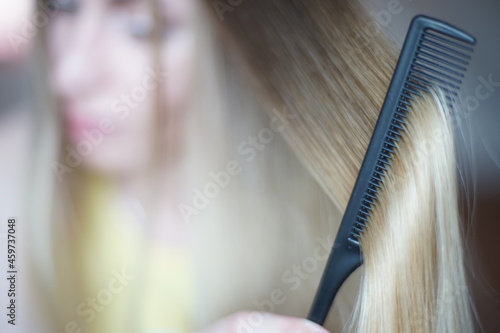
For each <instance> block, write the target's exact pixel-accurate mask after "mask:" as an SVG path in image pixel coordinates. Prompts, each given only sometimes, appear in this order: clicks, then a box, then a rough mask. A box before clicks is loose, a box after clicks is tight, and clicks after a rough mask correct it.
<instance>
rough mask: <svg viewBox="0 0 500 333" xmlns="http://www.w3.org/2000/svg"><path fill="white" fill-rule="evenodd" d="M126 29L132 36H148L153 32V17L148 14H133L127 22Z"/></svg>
mask: <svg viewBox="0 0 500 333" xmlns="http://www.w3.org/2000/svg"><path fill="white" fill-rule="evenodd" d="M128 31H129V33H130V34H131V35H132V36H133V37H134V38H148V37H150V36H151V34H152V33H153V19H152V18H151V16H150V15H145V14H144V15H134V16H132V17H131V18H130V21H129V23H128Z"/></svg>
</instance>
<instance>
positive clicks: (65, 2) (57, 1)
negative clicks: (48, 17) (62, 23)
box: [45, 0, 79, 14]
mask: <svg viewBox="0 0 500 333" xmlns="http://www.w3.org/2000/svg"><path fill="white" fill-rule="evenodd" d="M45 3H46V6H47V7H48V8H51V9H52V8H54V9H55V10H56V11H57V12H62V13H68V14H72V13H75V12H76V11H77V10H78V6H79V1H78V0H46V1H45Z"/></svg>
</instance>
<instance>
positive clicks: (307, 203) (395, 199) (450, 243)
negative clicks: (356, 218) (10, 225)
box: [34, 0, 472, 332]
mask: <svg viewBox="0 0 500 333" xmlns="http://www.w3.org/2000/svg"><path fill="white" fill-rule="evenodd" d="M199 9H200V13H199V14H200V15H199V16H200V20H199V23H198V24H199V26H198V28H199V30H200V44H199V47H200V52H199V53H198V54H199V55H200V59H199V68H198V74H199V79H200V80H199V87H198V88H199V94H198V95H197V100H196V102H197V104H198V105H197V107H196V108H195V110H193V114H192V115H191V116H190V118H191V119H190V122H189V129H188V131H187V133H188V135H187V136H189V142H188V144H187V146H186V152H185V154H184V155H183V157H184V158H185V161H184V165H186V168H187V174H189V175H190V176H191V177H190V178H189V180H190V183H189V184H188V185H187V186H188V188H194V187H197V188H200V187H202V186H203V184H205V183H206V182H207V181H209V180H210V179H209V177H208V176H207V174H208V173H209V172H216V171H217V170H221V169H223V168H224V167H225V165H226V163H227V162H228V161H230V160H236V161H237V162H238V163H239V165H240V166H241V167H242V172H241V173H240V174H239V175H237V176H234V177H233V178H231V182H230V184H229V185H228V187H227V188H225V189H224V190H223V191H221V193H220V194H219V195H218V196H217V197H216V198H214V199H213V200H211V202H210V205H209V206H208V207H207V208H206V209H205V210H202V211H201V212H199V214H197V215H196V216H195V218H194V220H193V221H192V222H191V224H190V226H189V227H190V230H192V232H193V234H194V235H195V237H196V241H195V243H196V246H197V249H196V250H197V255H198V256H197V266H196V269H197V271H196V272H197V273H196V277H197V278H198V285H197V293H196V295H197V296H198V299H197V307H196V314H195V316H194V318H193V328H202V327H205V326H207V325H208V324H210V323H211V322H213V321H214V320H216V319H218V318H220V317H222V316H225V315H229V314H231V313H232V312H234V311H238V310H244V309H245V310H256V309H257V310H267V311H271V312H276V313H280V314H287V315H293V316H301V317H305V316H306V314H307V312H308V309H309V306H310V304H311V302H312V298H313V295H314V292H315V288H316V287H317V285H318V282H319V278H320V275H321V271H322V268H323V267H324V264H325V260H326V258H325V256H324V255H323V256H322V257H312V254H313V253H316V252H317V251H316V250H317V249H318V248H319V247H318V246H319V244H320V243H321V246H322V247H323V248H324V247H325V246H324V243H327V246H331V241H332V240H333V236H334V234H335V232H336V229H337V227H338V224H339V221H340V217H341V212H342V211H343V210H344V208H345V206H346V204H347V200H348V198H349V195H350V191H351V189H352V186H353V184H354V181H355V178H356V175H357V172H358V170H359V167H360V165H361V161H362V158H363V155H364V152H365V149H366V146H367V144H368V141H369V138H370V135H371V133H372V130H373V126H374V124H375V121H376V117H377V114H378V111H379V110H380V106H381V104H382V101H383V98H384V95H385V91H386V87H387V85H388V83H389V80H390V77H391V75H392V70H393V66H394V63H395V59H396V54H397V50H396V48H395V47H394V46H393V45H392V43H390V42H389V40H388V39H387V38H386V37H385V36H383V35H382V34H381V33H380V31H379V30H378V29H375V27H374V25H373V24H372V21H371V20H369V18H368V17H367V16H366V15H365V14H364V11H363V9H362V8H361V7H360V6H359V5H358V4H357V3H355V2H352V1H343V0H340V1H323V2H321V1H315V2H312V1H288V0H274V1H269V0H254V1H244V2H241V3H240V5H238V6H237V7H235V8H234V9H233V11H228V12H226V13H225V16H224V21H223V22H218V23H219V25H220V26H219V27H217V28H215V27H214V22H213V20H218V16H217V15H216V13H215V11H214V8H213V7H212V1H207V6H206V7H201V8H199ZM207 11H212V12H213V17H210V16H209V15H207ZM242 67H243V68H244V69H243V70H241V68H242ZM414 109H415V112H414V114H415V119H412V123H411V125H410V126H412V127H410V128H409V130H408V137H407V138H408V140H406V141H405V142H404V143H403V144H402V145H401V147H400V152H399V153H398V155H397V159H398V163H396V164H395V165H394V172H393V173H392V174H391V175H390V176H389V177H387V182H386V185H385V186H386V187H385V188H386V189H387V190H386V191H384V193H383V197H382V198H381V200H380V205H379V206H378V207H379V208H377V212H376V214H375V217H374V218H373V221H372V223H371V224H370V226H369V228H368V230H367V233H366V235H365V238H364V239H363V250H364V255H365V266H364V267H363V269H362V272H361V273H362V282H361V289H360V293H359V296H358V298H357V299H356V300H355V297H356V290H357V285H356V284H357V281H356V277H357V276H355V277H354V279H351V280H350V281H347V282H346V286H344V287H343V288H342V290H341V292H340V294H339V295H338V297H337V300H336V304H335V305H334V309H333V311H332V315H331V316H330V318H329V322H328V323H327V325H326V327H327V328H329V329H330V330H332V331H335V332H336V331H341V330H342V329H343V328H344V326H345V328H346V330H347V331H352V332H372V331H380V332H392V331H408V332H434V331H436V332H448V331H449V332H457V331H460V330H462V331H464V332H470V331H471V330H472V329H469V328H471V316H470V308H469V306H468V302H467V297H468V293H467V287H466V283H465V278H464V274H463V263H462V258H461V251H462V245H461V243H460V241H459V239H460V237H459V229H458V216H457V208H456V187H455V186H454V185H453V184H454V170H453V155H452V154H453V148H452V142H451V140H450V139H449V137H450V133H449V128H448V127H447V126H448V125H447V123H446V121H444V119H443V117H442V115H443V114H444V113H443V105H442V103H440V102H438V101H437V100H436V99H435V98H434V99H430V98H426V99H425V100H424V101H421V102H419V104H415V105H414ZM420 114H421V115H422V116H421V117H420V116H419V115H420ZM268 115H270V116H271V117H269V116H268ZM426 117H427V118H426ZM431 118H432V119H435V120H436V122H435V123H432V124H431V123H430V121H429V119H431ZM272 119H275V120H279V123H280V124H282V125H283V126H282V127H280V128H282V130H279V131H274V135H273V136H272V139H270V140H269V141H268V142H267V143H266V145H265V146H264V148H262V150H257V149H256V150H255V152H256V156H255V158H254V159H252V160H251V161H249V160H248V159H247V158H246V157H247V156H246V155H245V154H242V152H241V150H240V149H239V147H241V144H244V143H245V142H246V141H247V140H248V139H247V138H248V136H249V135H257V134H258V133H260V132H261V131H262V130H263V129H270V128H271V126H272V124H271V123H270V121H271V120H272ZM413 120H414V121H413ZM436 128H437V129H439V130H442V131H443V133H444V135H443V137H444V138H445V140H444V141H443V142H444V144H443V145H442V146H439V145H438V146H439V147H437V148H436V151H438V152H439V154H430V155H428V160H425V161H424V162H423V163H424V164H425V165H413V164H412V162H411V161H413V159H412V157H413V156H414V154H415V153H416V152H415V150H416V149H418V148H417V141H419V140H421V139H425V138H428V136H429V135H430V134H432V131H433V130H434V129H436ZM271 130H272V129H271ZM267 132H268V133H269V131H267ZM278 132H279V133H278ZM281 134H283V137H281ZM52 139H54V138H52ZM41 142H42V141H41ZM43 142H45V144H46V143H47V140H44V141H43ZM52 144H53V145H56V144H57V143H54V142H52ZM49 146H50V145H49ZM53 151H54V149H52V154H53V155H52V156H54V155H55V153H54V152H53ZM52 156H50V157H49V158H52ZM45 158H47V156H45ZM46 163H48V162H46ZM44 166H46V164H44ZM447 172H448V173H447ZM412 173H414V174H415V176H416V178H413V177H412V176H411V175H412ZM39 176H40V177H39V179H42V177H41V176H44V178H43V179H44V180H45V183H40V186H42V188H41V189H39V192H38V194H39V195H40V196H44V197H47V192H46V190H45V189H43V186H46V184H47V183H49V184H51V183H50V182H49V181H48V180H47V178H48V177H45V176H47V175H39ZM415 179H419V180H421V181H419V182H418V184H417V185H419V186H418V187H415ZM446 186H448V187H446ZM55 191H56V190H55ZM56 192H57V191H56ZM424 194H426V195H427V196H426V197H421V198H420V199H421V200H420V201H416V200H404V201H402V200H403V199H404V198H411V199H413V196H415V195H424ZM428 194H432V195H433V196H432V198H433V199H434V201H432V202H431V200H432V199H431V195H428ZM48 197H49V198H50V199H45V201H44V202H46V201H47V200H51V199H52V198H53V197H54V196H52V195H50V196H48ZM37 198H38V197H37ZM184 199H186V198H182V199H181V201H182V200H184ZM189 199H190V198H189V196H188V197H187V200H189ZM40 202H42V201H40ZM182 203H185V202H182ZM414 211H419V212H420V215H415V214H413V212H414ZM410 214H412V215H410ZM51 217H52V216H51V214H50V213H49V212H45V214H44V216H43V220H42V221H43V223H41V224H39V226H38V227H39V229H43V230H45V231H44V233H45V236H44V237H43V241H40V242H39V244H38V247H37V248H44V251H43V252H37V251H36V250H35V251H34V252H35V253H36V254H42V253H43V254H44V257H43V258H42V259H43V260H42V261H40V263H43V264H45V263H47V262H49V261H50V253H51V252H50V251H51V250H52V251H54V249H49V248H50V246H51V245H50V240H52V239H57V238H56V237H54V236H53V235H54V234H56V233H58V234H59V235H61V234H62V235H64V234H65V232H67V233H66V235H67V234H71V232H75V230H73V231H68V230H65V231H64V232H61V231H60V230H55V228H54V222H53V221H52V219H51ZM399 217H401V218H399ZM38 221H40V220H38ZM38 221H37V222H38ZM60 221H64V220H63V219H62V218H61V219H60ZM65 227H66V229H69V227H68V226H67V225H66V224H65ZM401 229H404V230H401ZM410 230H414V231H413V232H411V231H410ZM443 230H448V232H447V233H444V232H443ZM404 231H406V232H404ZM403 232H404V233H403ZM330 236H331V237H330ZM51 237H54V238H51ZM398 237H399V238H398ZM59 239H60V238H59ZM63 239H64V238H63ZM403 240H406V242H404V241H403ZM410 240H411V241H410ZM412 244H413V245H414V247H410V245H412ZM62 246H63V247H64V246H66V247H69V245H67V244H64V245H62ZM320 249H321V248H320ZM420 250H422V251H421V252H419V253H422V255H421V256H419V257H417V258H414V255H413V254H414V253H415V251H420ZM405 254H408V255H405ZM311 258H312V259H313V260H315V266H309V268H310V269H309V271H307V272H306V273H307V274H304V275H302V276H300V278H297V279H294V280H293V284H292V282H290V281H292V280H291V279H290V274H288V273H289V272H290V271H292V270H293V269H294V268H295V267H296V266H297V265H299V266H300V264H303V263H305V262H309V263H310V262H312V261H311ZM69 260H70V259H67V260H66V261H69ZM404 260H406V262H405V261H404ZM402 261H403V263H402ZM402 264H404V265H403V266H401V265H402ZM62 266H63V267H64V264H62ZM303 266H304V265H303ZM47 267H50V268H52V267H53V266H52V265H51V266H47ZM47 267H40V268H39V270H40V271H42V270H44V271H45V272H46V274H45V275H44V281H43V283H42V285H46V286H50V285H52V287H54V286H53V284H54V281H57V280H63V279H61V278H59V279H56V278H54V280H53V281H49V280H50V276H51V273H52V275H56V270H55V268H54V269H53V270H52V272H51V269H50V268H47ZM68 267H69V266H68ZM311 267H314V269H313V268H311ZM400 269H404V271H405V274H412V273H415V274H414V275H411V278H412V279H411V280H410V282H409V283H405V281H403V280H399V281H395V283H394V284H393V285H388V284H387V283H386V280H387V278H388V276H389V275H390V274H393V275H390V276H391V277H392V278H394V279H395V280H396V279H397V278H398V277H400V276H402V274H403V273H401V272H400ZM63 273H64V274H66V273H67V274H70V273H69V272H63ZM357 274H359V272H358V273H357ZM357 274H355V275H357ZM305 276H307V277H305ZM384 279H385V280H384ZM256 281H259V283H256ZM396 282H397V283H396ZM68 284H70V283H69V282H68ZM54 289H55V288H53V289H51V290H54ZM69 289H71V288H70V287H68V288H67V290H69ZM65 290H66V289H65ZM450 290H451V291H452V292H453V293H455V292H456V291H460V293H459V294H458V295H456V297H454V298H453V299H452V300H451V301H450V302H452V306H444V307H443V306H441V307H440V306H439V301H440V300H443V299H444V298H443V297H447V294H446V293H447V292H448V291H450ZM63 292H64V291H62V292H61V293H63ZM278 294H280V295H281V297H277V296H276V295H278ZM381 295H382V296H383V297H384V298H383V299H382V298H380V299H378V298H377V297H382V296H381ZM454 295H455V294H454ZM49 296H52V295H49ZM61 299H62V300H64V298H61ZM61 299H59V300H58V299H57V297H53V300H54V302H57V301H61ZM278 299H279V301H277V302H275V300H278ZM283 300H284V301H283ZM383 300H384V301H383ZM447 300H448V298H446V301H445V302H447ZM282 301H283V302H282ZM382 302H383V304H382V306H381V305H380V304H381V303H382ZM447 305H449V304H447ZM64 307H65V305H64V304H63V305H62V306H60V307H59V308H64ZM352 307H354V309H355V310H354V313H353V314H352V317H351V308H352ZM66 308H67V311H72V310H73V308H72V307H71V306H70V307H66ZM64 316H65V314H62V318H65V317H64ZM405 325H406V326H405Z"/></svg>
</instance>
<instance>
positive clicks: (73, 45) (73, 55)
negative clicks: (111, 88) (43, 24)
mask: <svg viewBox="0 0 500 333" xmlns="http://www.w3.org/2000/svg"><path fill="white" fill-rule="evenodd" d="M101 22H102V20H100V19H99V17H98V16H97V15H95V14H94V15H84V14H81V16H80V17H75V22H74V23H73V29H72V30H71V32H69V33H70V35H69V36H68V37H67V38H66V40H65V45H59V46H58V50H57V51H56V52H60V53H59V54H58V55H57V56H56V63H55V64H54V69H55V73H54V81H55V82H54V84H55V89H56V91H57V93H58V94H59V95H61V96H62V97H77V96H78V97H86V96H88V95H89V94H91V93H92V91H94V90H95V89H99V87H98V85H99V82H100V77H101V76H102V75H103V70H104V69H105V67H106V66H105V64H104V63H103V62H105V57H104V55H105V53H106V50H105V49H104V48H105V47H106V44H105V43H104V36H103V34H102V31H101V27H102V23H101Z"/></svg>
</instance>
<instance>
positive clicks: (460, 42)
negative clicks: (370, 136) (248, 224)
mask: <svg viewBox="0 0 500 333" xmlns="http://www.w3.org/2000/svg"><path fill="white" fill-rule="evenodd" d="M419 19H420V20H423V21H425V19H426V18H424V17H420V18H417V19H416V21H418V20H419ZM434 22H435V21H434ZM434 22H431V23H434ZM428 23H429V22H424V23H423V24H424V25H425V24H428ZM418 24H422V23H418V22H417V23H416V24H415V25H418ZM432 25H433V24H431V26H430V27H423V28H421V29H420V31H419V34H418V35H417V36H416V38H415V39H414V41H413V43H414V47H413V54H412V57H411V59H410V61H409V62H408V64H407V66H408V68H407V69H406V75H405V77H404V80H403V82H402V84H401V85H400V87H401V89H400V91H399V95H398V96H397V99H396V101H395V103H394V106H393V107H392V116H391V117H390V119H389V121H388V124H387V130H386V133H385V136H384V138H383V140H382V141H381V142H382V143H381V145H380V148H379V149H378V153H377V157H376V160H375V163H374V164H373V165H374V167H372V169H371V171H370V174H369V176H368V178H367V181H366V185H365V188H364V191H363V194H362V196H361V197H360V199H359V200H358V203H357V206H358V207H357V210H356V213H355V214H354V221H353V224H352V228H351V230H350V233H349V237H348V241H349V242H350V244H351V245H355V246H359V241H360V238H361V235H362V234H363V231H364V228H365V227H366V225H367V223H368V222H369V218H370V213H371V211H372V210H373V208H374V206H375V205H376V204H377V200H378V189H379V188H381V187H382V184H383V181H384V177H385V175H386V172H387V169H388V166H390V165H391V160H392V159H393V155H394V154H395V153H396V151H397V142H398V138H399V137H400V136H401V135H402V132H404V131H405V119H406V118H407V115H408V113H409V112H410V111H409V110H410V109H409V108H410V107H411V103H412V101H414V100H415V98H417V97H418V96H422V93H423V92H429V91H430V89H429V88H430V87H431V86H435V87H439V88H440V89H441V90H442V91H443V94H444V96H445V98H446V100H447V102H448V106H449V107H453V103H454V102H455V101H456V97H457V96H458V91H459V89H460V86H461V84H462V81H463V78H464V76H465V71H466V68H467V66H468V65H469V61H470V59H471V53H472V52H473V48H472V47H471V45H472V44H474V42H475V41H474V40H473V39H472V38H468V36H465V37H464V35H461V34H460V33H458V34H457V33H456V31H451V32H450V30H448V31H447V32H448V33H447V32H443V31H440V30H442V29H439V28H441V26H439V25H438V27H437V28H436V27H433V26H432ZM409 34H410V33H409ZM406 43H407V42H405V45H406ZM398 67H399V63H398ZM391 86H392V83H391ZM384 104H385V103H384Z"/></svg>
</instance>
